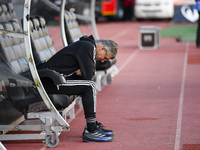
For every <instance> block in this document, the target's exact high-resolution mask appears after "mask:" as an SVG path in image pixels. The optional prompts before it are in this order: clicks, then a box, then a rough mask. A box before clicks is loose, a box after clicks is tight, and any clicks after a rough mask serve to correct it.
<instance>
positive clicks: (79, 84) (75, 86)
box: [43, 80, 96, 118]
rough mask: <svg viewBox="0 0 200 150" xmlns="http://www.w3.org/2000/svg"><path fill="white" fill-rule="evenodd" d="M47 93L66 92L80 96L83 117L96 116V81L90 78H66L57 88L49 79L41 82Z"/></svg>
mask: <svg viewBox="0 0 200 150" xmlns="http://www.w3.org/2000/svg"><path fill="white" fill-rule="evenodd" d="M43 85H45V89H46V91H47V93H49V94H53V93H54V94H66V95H80V96H82V103H83V109H84V113H85V118H90V117H92V118H96V83H95V82H94V81H91V80H67V83H66V84H62V85H60V86H59V89H58V88H57V87H56V86H52V85H53V84H52V83H50V81H45V83H43Z"/></svg>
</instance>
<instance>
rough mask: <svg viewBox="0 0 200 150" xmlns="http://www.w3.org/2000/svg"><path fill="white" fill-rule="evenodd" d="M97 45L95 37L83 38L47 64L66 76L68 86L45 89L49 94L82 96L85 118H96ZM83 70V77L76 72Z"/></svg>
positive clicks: (57, 54)
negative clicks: (93, 79)
mask: <svg viewBox="0 0 200 150" xmlns="http://www.w3.org/2000/svg"><path fill="white" fill-rule="evenodd" d="M95 54H96V44H95V40H94V38H93V36H92V35H91V36H89V37H87V36H83V37H81V38H80V40H79V41H77V42H75V43H72V44H70V45H69V46H67V47H65V48H63V49H62V50H60V51H59V52H57V53H56V54H55V55H54V56H52V57H51V58H50V59H49V60H48V61H47V62H46V64H45V66H46V67H47V68H50V69H53V70H55V71H57V72H59V73H62V74H64V75H65V76H66V79H67V84H62V85H61V86H60V87H59V90H57V88H56V87H51V88H48V87H45V89H46V91H47V93H55V92H56V93H59V94H67V95H81V96H82V103H83V108H84V113H85V118H89V117H94V118H96V84H95V82H94V81H92V78H93V76H94V74H95V60H94V58H95ZM78 69H81V72H82V76H77V75H76V74H75V71H76V70H78Z"/></svg>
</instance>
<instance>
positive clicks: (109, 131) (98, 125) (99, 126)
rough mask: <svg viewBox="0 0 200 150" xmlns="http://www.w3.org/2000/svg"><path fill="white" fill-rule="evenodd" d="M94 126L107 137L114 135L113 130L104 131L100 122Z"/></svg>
mask: <svg viewBox="0 0 200 150" xmlns="http://www.w3.org/2000/svg"><path fill="white" fill-rule="evenodd" d="M96 125H97V127H98V128H100V129H101V130H102V131H104V132H105V133H106V134H107V135H114V132H113V130H108V129H105V128H104V127H105V126H103V125H102V124H101V123H100V122H98V121H96Z"/></svg>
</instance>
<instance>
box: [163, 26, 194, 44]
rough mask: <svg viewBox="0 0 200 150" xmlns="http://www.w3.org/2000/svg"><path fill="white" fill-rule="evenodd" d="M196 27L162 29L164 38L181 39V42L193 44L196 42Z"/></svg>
mask: <svg viewBox="0 0 200 150" xmlns="http://www.w3.org/2000/svg"><path fill="white" fill-rule="evenodd" d="M196 31H197V26H196V25H185V26H170V27H167V28H165V29H162V31H161V36H162V37H181V41H189V42H193V41H195V40H196Z"/></svg>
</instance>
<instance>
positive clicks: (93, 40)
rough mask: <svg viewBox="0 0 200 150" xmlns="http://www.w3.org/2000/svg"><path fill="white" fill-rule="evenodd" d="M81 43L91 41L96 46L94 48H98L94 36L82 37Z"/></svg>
mask: <svg viewBox="0 0 200 150" xmlns="http://www.w3.org/2000/svg"><path fill="white" fill-rule="evenodd" d="M80 41H89V42H91V43H92V44H94V46H95V47H96V43H95V39H94V37H93V36H92V35H90V36H87V35H84V36H82V37H80Z"/></svg>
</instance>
